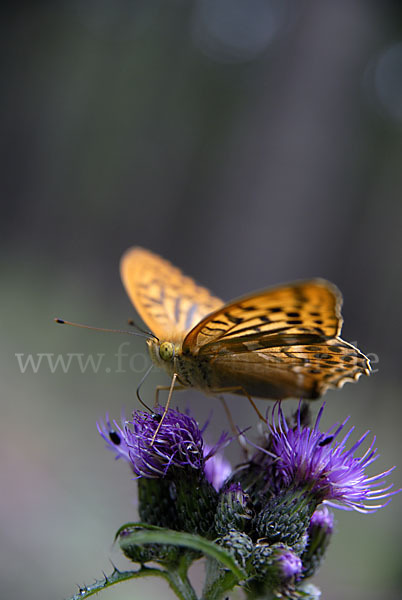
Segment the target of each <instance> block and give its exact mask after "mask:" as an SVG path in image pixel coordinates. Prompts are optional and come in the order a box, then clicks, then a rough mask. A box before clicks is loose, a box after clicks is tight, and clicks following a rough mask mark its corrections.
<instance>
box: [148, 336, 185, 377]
mask: <svg viewBox="0 0 402 600" xmlns="http://www.w3.org/2000/svg"><path fill="white" fill-rule="evenodd" d="M147 345H148V350H149V354H150V356H151V359H152V361H153V362H154V363H155V364H156V365H158V366H159V367H162V368H164V369H166V370H167V371H168V372H170V370H171V368H170V367H171V366H172V365H173V363H174V359H175V357H176V356H177V354H178V353H180V344H175V343H173V342H167V341H162V342H160V341H159V340H155V339H153V338H151V339H148V340H147Z"/></svg>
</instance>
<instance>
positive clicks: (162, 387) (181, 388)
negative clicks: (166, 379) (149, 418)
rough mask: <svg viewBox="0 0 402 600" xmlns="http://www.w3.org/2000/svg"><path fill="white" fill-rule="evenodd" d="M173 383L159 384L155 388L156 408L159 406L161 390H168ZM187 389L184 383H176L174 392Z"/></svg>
mask: <svg viewBox="0 0 402 600" xmlns="http://www.w3.org/2000/svg"><path fill="white" fill-rule="evenodd" d="M170 388H171V385H157V386H156V389H155V408H156V407H157V406H159V392H166V391H168V390H170ZM185 389H187V388H186V387H185V386H184V385H180V384H179V385H176V386H175V388H174V390H173V391H174V392H181V391H183V390H185Z"/></svg>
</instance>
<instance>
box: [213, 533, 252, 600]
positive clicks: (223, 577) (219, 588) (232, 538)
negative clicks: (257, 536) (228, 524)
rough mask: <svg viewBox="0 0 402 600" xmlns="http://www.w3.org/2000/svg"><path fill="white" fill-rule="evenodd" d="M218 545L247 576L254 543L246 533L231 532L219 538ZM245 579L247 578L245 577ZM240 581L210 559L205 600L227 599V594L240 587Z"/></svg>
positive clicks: (219, 563) (221, 565) (220, 564)
mask: <svg viewBox="0 0 402 600" xmlns="http://www.w3.org/2000/svg"><path fill="white" fill-rule="evenodd" d="M216 544H217V545H219V546H221V547H222V548H224V549H225V550H226V551H227V552H229V554H230V556H231V557H232V558H233V559H234V560H235V562H236V564H237V565H238V567H239V568H240V569H243V570H244V573H245V575H246V573H247V571H248V567H249V564H248V563H249V562H250V560H251V557H252V553H253V542H252V540H251V538H250V537H249V536H248V535H246V534H245V533H240V532H239V531H235V530H232V531H229V532H228V533H227V534H226V535H224V536H222V537H221V538H218V539H217V540H216ZM244 579H245V577H244ZM239 583H240V579H239V578H238V577H236V576H235V574H234V573H233V572H232V571H229V570H228V569H227V568H226V567H225V566H224V565H223V564H222V563H221V562H218V561H217V560H213V559H211V558H208V560H207V565H206V578H205V585H204V590H203V595H202V597H203V598H205V599H206V598H208V599H210V600H220V599H221V598H224V597H225V598H226V597H227V592H228V591H230V590H232V589H233V588H234V587H235V586H236V585H239Z"/></svg>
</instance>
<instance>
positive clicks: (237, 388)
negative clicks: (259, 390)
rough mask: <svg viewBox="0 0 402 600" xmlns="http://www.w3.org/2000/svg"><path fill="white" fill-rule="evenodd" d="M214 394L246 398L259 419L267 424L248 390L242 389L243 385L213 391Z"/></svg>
mask: <svg viewBox="0 0 402 600" xmlns="http://www.w3.org/2000/svg"><path fill="white" fill-rule="evenodd" d="M212 393H213V394H230V393H234V394H239V393H240V394H242V395H243V396H246V398H247V400H248V401H249V402H250V404H251V406H252V407H253V408H254V410H255V412H256V413H257V415H258V418H259V419H261V421H264V423H265V422H266V419H264V417H263V416H262V414H261V412H260V411H259V410H258V408H257V405H256V403H255V402H254V400H253V399H252V397H251V396H250V394H248V393H247V392H246V390H245V389H244V388H243V387H241V385H237V386H234V387H227V388H219V389H216V390H212ZM229 422H230V421H229Z"/></svg>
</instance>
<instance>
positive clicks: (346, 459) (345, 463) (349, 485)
mask: <svg viewBox="0 0 402 600" xmlns="http://www.w3.org/2000/svg"><path fill="white" fill-rule="evenodd" d="M323 409H324V405H323V406H322V407H321V409H320V411H319V413H318V416H317V419H316V421H315V424H314V426H313V427H307V426H302V425H301V422H300V404H299V409H298V413H297V423H296V426H295V427H294V428H292V427H290V426H289V425H288V423H287V421H286V419H285V417H284V414H283V412H282V409H281V407H280V404H278V405H276V414H275V408H274V410H273V416H272V422H271V423H268V427H269V432H270V438H271V442H272V443H271V451H272V454H273V455H274V456H275V457H276V462H275V463H274V464H275V467H274V468H275V470H276V475H277V478H278V480H279V482H280V484H281V486H283V487H284V488H288V489H289V488H303V489H306V490H309V492H310V494H311V495H312V496H313V497H314V498H315V499H316V502H317V505H318V504H320V503H321V502H325V503H326V504H329V505H331V506H334V507H336V508H343V509H344V510H352V509H353V510H357V511H359V512H363V513H368V512H373V511H375V510H377V509H378V508H380V507H382V506H385V504H371V502H373V501H376V500H380V499H384V498H389V497H390V496H392V495H393V494H396V493H397V492H398V491H400V490H396V491H392V492H391V491H390V490H391V488H392V485H388V486H386V487H382V486H383V485H384V479H385V477H386V476H387V475H388V474H389V473H390V472H391V471H392V470H393V469H389V470H388V471H384V472H383V473H380V474H378V475H375V476H372V477H368V476H367V475H366V473H365V470H366V468H367V467H368V466H369V465H371V463H373V462H374V461H375V460H376V459H377V458H378V454H377V449H375V448H374V444H375V438H374V439H373V441H372V443H371V444H370V446H369V448H368V449H367V450H366V451H365V452H364V453H363V454H362V456H359V457H356V456H354V455H355V453H356V451H357V450H358V448H360V446H361V445H362V443H363V441H364V440H365V439H366V437H367V435H368V433H369V432H368V431H367V432H366V433H365V434H364V435H363V436H361V437H360V439H359V440H358V441H357V442H356V443H355V444H354V445H352V447H351V448H349V449H347V447H346V442H347V440H348V438H349V437H350V435H351V433H352V432H353V429H354V428H351V429H350V430H349V431H348V432H347V433H346V434H345V435H344V437H343V438H342V440H341V441H340V442H335V438H336V437H337V436H338V435H339V434H340V433H341V431H342V430H343V429H344V427H345V425H346V422H347V420H348V419H346V420H345V421H344V422H343V423H342V424H341V425H338V424H336V425H333V426H332V427H330V428H329V429H328V430H327V431H326V432H325V433H322V432H321V431H320V430H319V424H320V419H321V416H322V413H323Z"/></svg>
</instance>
